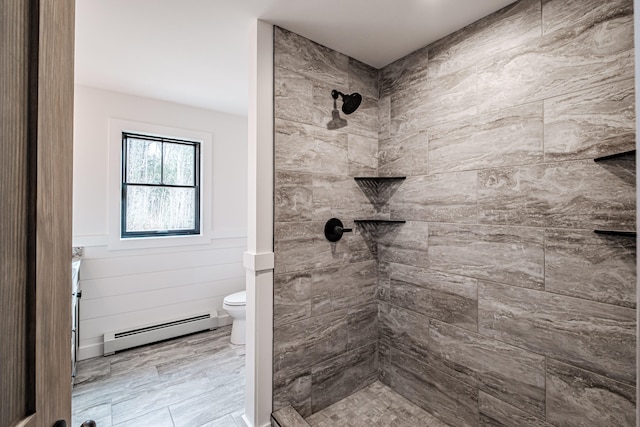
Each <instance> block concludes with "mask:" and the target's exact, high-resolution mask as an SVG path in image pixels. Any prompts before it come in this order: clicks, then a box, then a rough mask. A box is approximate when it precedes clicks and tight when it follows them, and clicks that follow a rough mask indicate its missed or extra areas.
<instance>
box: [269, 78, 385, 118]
mask: <svg viewBox="0 0 640 427" xmlns="http://www.w3.org/2000/svg"><path fill="white" fill-rule="evenodd" d="M278 69H282V70H286V71H289V72H291V73H294V74H296V75H297V76H300V77H302V78H303V79H304V81H305V82H310V83H311V85H312V92H311V93H309V94H308V97H309V98H312V104H313V88H315V87H316V85H315V84H316V83H317V84H318V86H320V85H322V86H332V87H333V86H334V85H335V83H336V82H335V81H333V82H330V81H326V80H321V79H318V78H314V77H311V76H309V75H307V74H305V73H304V72H302V73H301V72H300V71H299V70H296V69H293V68H286V67H283V66H281V65H277V66H275V67H274V72H277V71H278ZM349 77H351V75H350V73H349V75H348V76H347V81H346V82H345V83H344V87H334V89H336V90H338V91H339V92H348V91H349V90H350V89H349V84H350V82H349ZM288 80H289V79H287V78H286V76H277V75H276V76H275V77H274V83H276V84H277V83H286V82H287V81H288ZM277 98H282V99H288V98H292V96H287V95H278V94H274V99H277ZM362 99H363V100H365V99H368V100H371V101H376V102H378V101H379V100H380V96H379V95H378V96H369V95H362ZM327 100H328V101H327V104H328V105H329V113H330V112H331V109H332V108H333V98H332V97H331V92H328V93H327ZM276 118H277V117H276Z"/></svg>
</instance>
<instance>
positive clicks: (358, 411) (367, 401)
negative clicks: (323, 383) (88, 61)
mask: <svg viewBox="0 0 640 427" xmlns="http://www.w3.org/2000/svg"><path fill="white" fill-rule="evenodd" d="M306 421H307V423H309V425H311V427H336V426H340V427H389V426H393V427H416V426H421V427H449V425H448V424H446V423H444V422H442V421H440V420H438V419H437V418H436V417H434V416H433V415H431V414H430V413H428V412H427V411H425V410H423V409H421V408H419V407H417V406H416V405H414V404H413V403H411V402H409V401H408V400H407V399H405V398H404V397H402V396H401V395H399V394H398V393H396V392H395V391H393V390H391V389H390V388H389V387H387V386H386V385H384V384H382V383H381V382H379V381H377V382H375V383H373V384H371V385H370V386H368V387H365V388H364V389H362V390H360V391H358V392H357V393H354V394H352V395H351V396H349V397H346V398H344V399H342V400H341V401H339V402H337V403H334V404H333V405H331V406H329V407H327V408H325V409H323V410H322V411H319V412H316V413H315V414H313V415H311V416H309V417H308V418H307V419H306Z"/></svg>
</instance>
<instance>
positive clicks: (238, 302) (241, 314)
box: [222, 291, 247, 344]
mask: <svg viewBox="0 0 640 427" xmlns="http://www.w3.org/2000/svg"><path fill="white" fill-rule="evenodd" d="M222 308H223V309H224V311H226V312H227V313H228V314H229V316H231V318H232V319H233V326H231V344H244V343H245V336H246V333H245V328H246V326H245V323H246V319H247V291H240V292H236V293H235V294H231V295H227V296H226V297H224V302H223V304H222Z"/></svg>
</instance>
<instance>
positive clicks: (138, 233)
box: [120, 132, 201, 238]
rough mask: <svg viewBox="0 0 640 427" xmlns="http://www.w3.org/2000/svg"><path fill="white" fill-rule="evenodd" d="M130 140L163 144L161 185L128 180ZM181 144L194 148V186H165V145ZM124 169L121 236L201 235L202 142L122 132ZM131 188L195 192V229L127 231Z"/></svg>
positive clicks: (122, 174)
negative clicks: (183, 189) (176, 189)
mask: <svg viewBox="0 0 640 427" xmlns="http://www.w3.org/2000/svg"><path fill="white" fill-rule="evenodd" d="M129 139H137V140H148V141H157V142H160V143H161V150H160V151H161V162H160V165H161V166H160V168H161V172H160V177H161V178H160V181H161V183H159V184H155V183H137V182H129V181H128V180H127V177H128V173H127V163H128V151H127V148H128V147H127V142H128V140H129ZM165 143H170V144H179V145H186V146H189V147H193V149H194V151H193V181H194V182H193V185H176V184H163V183H162V182H163V181H164V163H165V162H164V144H165ZM121 158H122V167H121V202H120V203H121V205H120V206H121V209H120V236H121V238H130V237H160V236H184V235H199V234H200V219H201V218H200V216H201V212H200V197H201V194H200V142H198V141H188V140H179V139H174V138H166V137H159V136H153V135H143V134H136V133H130V132H122V157H121ZM129 186H137V187H156V188H185V189H193V190H194V225H195V226H194V228H192V229H169V230H144V231H127V207H128V203H127V189H128V187H129Z"/></svg>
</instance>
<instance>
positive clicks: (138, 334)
mask: <svg viewBox="0 0 640 427" xmlns="http://www.w3.org/2000/svg"><path fill="white" fill-rule="evenodd" d="M231 322H232V319H231V318H230V317H229V315H228V314H226V313H225V314H223V315H222V316H218V312H217V311H216V310H214V311H213V312H211V313H206V314H200V315H196V316H191V317H187V318H183V319H176V320H171V321H168V322H163V323H159V324H156V325H148V326H142V327H139V328H134V329H128V330H126V331H112V332H106V333H105V334H104V355H105V356H111V355H112V354H114V353H115V352H116V351H120V350H125V349H127V348H132V347H138V346H141V345H145V344H151V343H153V342H158V341H164V340H167V339H169V338H175V337H179V336H182V335H187V334H192V333H194V332H200V331H204V330H207V329H215V328H217V327H219V326H224V325H230V324H231Z"/></svg>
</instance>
